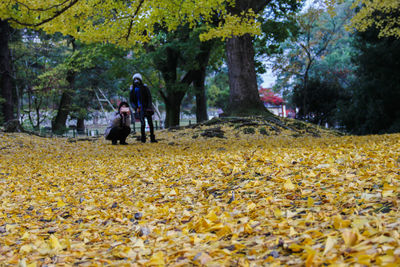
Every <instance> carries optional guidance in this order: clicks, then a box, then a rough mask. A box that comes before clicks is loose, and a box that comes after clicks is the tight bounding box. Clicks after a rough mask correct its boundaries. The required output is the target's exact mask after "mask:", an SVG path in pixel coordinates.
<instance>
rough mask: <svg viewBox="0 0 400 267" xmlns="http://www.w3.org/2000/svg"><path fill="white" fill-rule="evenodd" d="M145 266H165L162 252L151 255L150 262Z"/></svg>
mask: <svg viewBox="0 0 400 267" xmlns="http://www.w3.org/2000/svg"><path fill="white" fill-rule="evenodd" d="M146 266H165V261H164V253H163V252H162V251H158V252H157V253H155V254H153V255H152V256H151V258H150V260H149V261H148V262H147V263H146Z"/></svg>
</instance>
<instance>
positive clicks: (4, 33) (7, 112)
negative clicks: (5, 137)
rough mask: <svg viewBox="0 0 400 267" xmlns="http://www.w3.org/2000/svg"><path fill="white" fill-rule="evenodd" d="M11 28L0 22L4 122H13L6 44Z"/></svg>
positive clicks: (9, 68)
mask: <svg viewBox="0 0 400 267" xmlns="http://www.w3.org/2000/svg"><path fill="white" fill-rule="evenodd" d="M10 30H11V27H10V25H9V24H8V22H7V21H4V20H0V86H1V97H2V98H3V99H4V103H3V105H2V112H3V116H4V122H7V121H11V120H13V119H14V118H15V117H14V107H13V103H14V101H13V87H12V76H11V74H12V68H11V64H12V62H11V57H10V56H11V55H10V49H9V46H8V42H9V40H10Z"/></svg>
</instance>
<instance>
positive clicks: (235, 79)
mask: <svg viewBox="0 0 400 267" xmlns="http://www.w3.org/2000/svg"><path fill="white" fill-rule="evenodd" d="M226 54H227V64H228V73H229V88H230V97H229V105H228V114H232V115H251V114H260V113H266V112H267V110H266V108H265V107H264V105H263V103H262V101H261V99H260V96H259V93H258V86H257V75H256V71H255V62H254V55H255V53H254V47H253V39H252V37H251V36H250V35H248V34H246V35H243V36H236V37H232V38H230V39H228V40H227V42H226Z"/></svg>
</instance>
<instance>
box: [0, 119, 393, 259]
mask: <svg viewBox="0 0 400 267" xmlns="http://www.w3.org/2000/svg"><path fill="white" fill-rule="evenodd" d="M209 123H210V122H209ZM248 123H250V122H249V121H240V122H238V121H227V122H224V123H215V124H211V125H197V126H195V127H193V128H186V129H182V130H174V131H168V130H165V131H158V132H157V133H156V136H157V138H159V140H160V141H159V142H158V143H145V144H142V143H140V142H137V141H136V140H135V139H134V138H132V137H130V138H129V139H128V142H129V143H130V145H128V146H112V145H111V144H110V142H109V141H105V140H103V139H96V140H82V141H80V142H71V140H68V139H66V138H40V137H37V136H32V135H27V134H21V133H20V134H8V133H0V262H1V264H0V265H2V264H3V265H5V266H17V265H19V266H51V265H56V266H71V265H79V266H103V265H112V266H193V265H196V266H201V265H205V266H265V265H296V266H303V265H305V266H318V265H322V264H327V265H329V264H333V265H344V266H345V265H360V266H363V265H387V266H398V265H399V264H400V244H399V243H400V241H399V240H400V234H399V233H400V213H399V196H400V173H399V169H400V155H399V151H400V142H399V139H400V135H399V134H392V135H379V136H363V137H354V136H335V135H334V134H329V133H327V134H325V132H324V131H325V130H324V129H318V130H319V135H320V137H318V138H316V137H314V135H313V134H312V133H308V135H302V136H299V137H293V130H292V129H286V127H289V128H293V129H295V130H296V131H300V132H301V131H304V133H307V127H308V125H306V126H305V128H304V129H300V128H296V127H295V125H290V123H291V121H288V122H287V123H285V124H284V125H282V126H278V125H277V124H272V122H267V123H269V124H271V125H272V126H273V127H275V128H276V129H279V131H281V134H280V135H276V134H274V132H276V131H275V130H271V129H273V128H272V127H270V126H269V125H266V124H263V123H264V122H263V121H260V122H258V124H257V125H249V124H248ZM251 123H253V121H251ZM242 124H246V125H245V126H240V127H239V126H238V125H242ZM203 127H204V128H203ZM218 127H220V128H219V130H218V131H219V132H221V131H224V138H219V137H208V136H202V135H201V133H203V132H205V131H206V130H207V129H213V131H214V132H216V129H218ZM246 128H253V129H254V133H244V131H243V129H246ZM261 128H264V130H265V133H268V135H267V134H263V133H260V132H261ZM270 130H271V131H270ZM218 131H217V132H218ZM309 131H311V130H310V129H309ZM194 134H198V137H197V138H193V137H192V136H193V135H194Z"/></svg>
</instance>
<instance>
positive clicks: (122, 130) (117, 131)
mask: <svg viewBox="0 0 400 267" xmlns="http://www.w3.org/2000/svg"><path fill="white" fill-rule="evenodd" d="M130 133H131V128H130V127H128V126H122V127H121V126H118V127H114V128H112V129H111V131H110V133H109V134H108V136H107V140H111V141H112V143H113V144H116V143H117V141H118V140H119V143H120V144H124V143H126V138H127V137H128V135H129V134H130Z"/></svg>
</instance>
